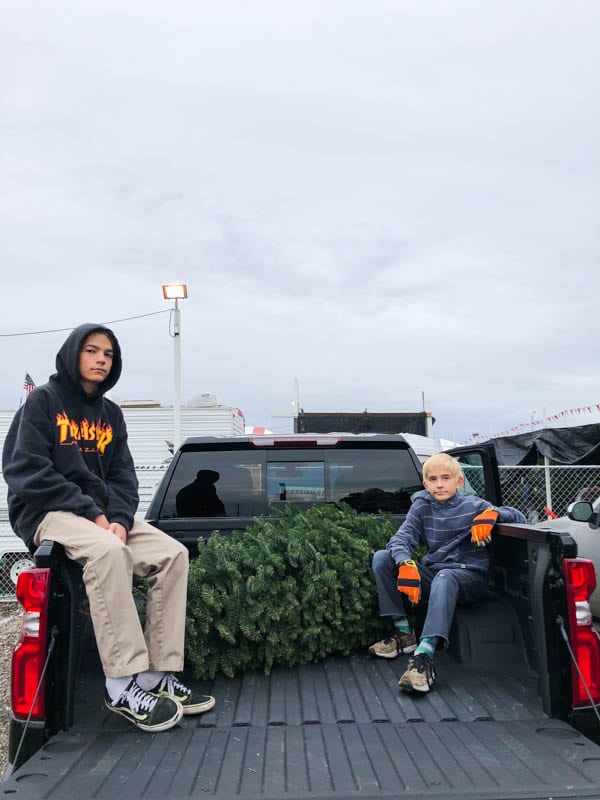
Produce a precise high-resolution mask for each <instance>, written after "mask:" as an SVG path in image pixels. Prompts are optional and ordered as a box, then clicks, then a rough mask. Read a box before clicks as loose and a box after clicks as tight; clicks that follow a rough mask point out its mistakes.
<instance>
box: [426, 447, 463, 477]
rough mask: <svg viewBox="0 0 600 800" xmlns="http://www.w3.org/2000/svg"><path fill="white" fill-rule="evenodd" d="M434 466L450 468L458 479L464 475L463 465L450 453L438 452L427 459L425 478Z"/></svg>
mask: <svg viewBox="0 0 600 800" xmlns="http://www.w3.org/2000/svg"><path fill="white" fill-rule="evenodd" d="M434 467H444V468H445V469H447V470H449V472H451V473H452V475H454V477H455V478H456V479H458V478H463V477H464V475H463V471H462V467H461V465H460V464H459V462H458V461H457V460H456V459H455V458H453V457H452V456H451V455H449V453H436V454H435V455H433V456H429V458H428V459H427V461H426V462H425V463H424V464H423V478H427V477H428V475H429V473H430V472H431V470H432V469H433V468H434Z"/></svg>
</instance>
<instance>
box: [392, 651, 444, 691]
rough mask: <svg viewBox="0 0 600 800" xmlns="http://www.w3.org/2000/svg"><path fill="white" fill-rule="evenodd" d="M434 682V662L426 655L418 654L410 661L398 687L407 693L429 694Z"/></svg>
mask: <svg viewBox="0 0 600 800" xmlns="http://www.w3.org/2000/svg"><path fill="white" fill-rule="evenodd" d="M434 681H435V668H434V666H433V661H432V660H431V659H430V658H429V656H428V655H426V654H425V653H417V654H416V655H414V656H412V657H411V658H409V659H408V667H407V668H406V672H404V674H403V675H402V676H401V678H400V680H399V681H398V686H399V687H400V688H401V689H404V690H405V691H407V692H428V691H429V690H430V689H431V687H432V686H433V683H434Z"/></svg>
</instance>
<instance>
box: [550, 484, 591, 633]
mask: <svg viewBox="0 0 600 800" xmlns="http://www.w3.org/2000/svg"><path fill="white" fill-rule="evenodd" d="M589 490H590V491H589V493H588V495H587V496H588V497H589V498H590V499H591V498H592V497H594V498H595V499H594V500H593V502H589V500H587V499H586V500H583V499H578V500H576V501H575V502H574V503H571V505H570V506H569V507H568V509H567V515H566V516H565V517H558V518H557V519H552V520H547V521H546V522H543V523H540V525H539V527H540V528H555V529H557V530H561V531H565V532H566V533H570V534H571V536H572V537H573V539H575V541H576V542H577V555H578V556H580V557H581V558H589V559H590V561H592V562H593V563H594V567H595V569H596V578H597V579H598V580H599V581H600V487H596V486H594V487H589ZM585 496H586V495H585V494H584V493H583V492H580V494H579V495H578V497H579V498H583V497H585ZM590 605H591V607H592V614H593V615H594V617H597V618H598V619H600V585H599V586H596V589H595V591H594V593H593V594H592V596H591V598H590Z"/></svg>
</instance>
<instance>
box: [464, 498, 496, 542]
mask: <svg viewBox="0 0 600 800" xmlns="http://www.w3.org/2000/svg"><path fill="white" fill-rule="evenodd" d="M498 516H499V515H498V512H497V511H496V509H495V508H493V507H492V506H490V507H489V508H486V510H485V511H482V512H481V514H477V516H476V517H474V518H473V524H472V525H471V541H472V542H474V543H475V544H476V545H477V547H481V546H482V545H485V544H488V542H491V541H492V528H493V527H494V523H495V522H496V520H497V519H498Z"/></svg>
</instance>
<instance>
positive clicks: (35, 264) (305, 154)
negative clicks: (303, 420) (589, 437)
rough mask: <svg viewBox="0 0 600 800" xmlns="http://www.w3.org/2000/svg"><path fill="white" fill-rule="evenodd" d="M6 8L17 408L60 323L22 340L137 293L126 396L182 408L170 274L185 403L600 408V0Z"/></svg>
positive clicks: (3, 241) (0, 191)
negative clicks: (177, 395) (210, 397)
mask: <svg viewBox="0 0 600 800" xmlns="http://www.w3.org/2000/svg"><path fill="white" fill-rule="evenodd" d="M0 7H1V18H2V22H1V25H0V258H1V265H2V266H1V269H2V287H3V292H2V299H1V304H2V317H1V319H0V333H1V334H2V336H1V337H0V353H1V357H2V380H1V381H0V408H3V409H12V408H16V407H17V406H18V403H19V400H20V398H21V396H22V394H23V392H22V384H23V378H24V375H25V373H26V372H29V373H30V374H31V376H32V377H33V379H34V381H35V382H36V383H42V382H44V381H45V380H46V379H47V377H48V375H49V374H50V373H51V372H52V371H53V369H54V357H55V354H56V351H57V349H58V347H59V346H60V344H61V343H62V341H63V340H64V338H65V337H66V335H67V331H62V332H55V333H44V334H38V335H32V336H16V335H14V336H13V335H10V334H21V333H26V332H30V331H47V330H55V329H59V328H67V329H70V328H72V327H74V326H75V325H77V324H79V323H81V322H87V321H93V322H108V321H113V320H125V319H126V318H131V317H136V316H138V315H145V314H152V316H145V317H141V318H139V319H129V320H128V321H123V322H116V323H115V324H114V325H113V328H114V330H115V333H116V334H117V336H118V337H119V339H120V341H121V344H122V347H123V350H124V371H123V376H122V378H121V380H120V382H119V384H118V385H117V387H116V390H115V393H116V394H117V395H118V396H119V397H120V398H123V399H129V400H132V399H142V398H144V399H157V400H161V401H162V402H163V403H166V404H170V403H171V402H172V401H173V340H172V339H171V338H170V336H169V313H168V309H169V307H170V306H169V303H167V302H166V301H164V300H163V299H162V292H161V285H162V284H163V283H166V282H170V281H182V282H185V283H187V286H188V291H189V298H188V299H187V300H185V301H183V302H182V303H181V316H182V338H181V348H182V400H183V401H184V402H186V401H187V400H189V399H191V398H192V397H193V396H194V395H196V394H201V393H204V392H211V393H214V394H216V396H217V400H218V401H219V402H220V403H222V404H225V405H232V406H236V407H239V408H240V409H241V410H242V412H243V413H244V415H245V418H246V422H247V423H248V424H250V425H265V426H267V427H269V428H271V429H272V430H276V431H287V430H291V429H292V424H291V421H290V420H289V419H285V418H280V417H274V416H272V415H274V414H286V413H289V412H290V411H291V408H292V407H291V401H292V400H293V386H294V379H297V380H298V386H299V401H300V406H301V407H302V408H303V409H304V410H305V411H311V412H317V411H347V412H350V411H363V409H365V408H368V409H369V410H370V411H379V412H385V411H388V412H392V411H394V412H399V411H418V410H420V409H421V402H422V393H423V392H424V394H425V397H426V401H427V403H428V405H429V406H430V407H431V410H432V412H433V415H434V417H435V418H436V424H435V426H434V433H436V435H437V436H440V437H442V436H443V437H448V438H453V439H457V440H459V441H463V440H465V439H466V438H468V437H469V436H470V434H471V433H472V432H475V431H477V432H483V433H492V432H499V431H504V430H505V429H507V428H510V427H511V426H515V425H519V424H522V423H528V422H529V421H530V420H531V419H532V418H534V416H535V418H540V417H541V416H542V415H544V414H548V415H550V414H552V413H554V412H559V411H561V410H563V409H573V408H581V407H583V408H585V407H589V406H591V407H592V408H593V409H594V410H595V409H596V404H599V403H600V370H599V369H598V346H599V345H598V295H599V291H598V290H599V288H600V270H599V254H600V225H599V219H600V155H599V154H600V105H599V97H600V48H599V47H598V42H599V41H600V5H599V4H598V3H597V0H589V1H587V2H586V1H585V0H572V1H571V2H569V3H565V2H564V1H563V0H561V1H560V2H555V1H554V0H543V2H540V0H534V1H531V0H518V2H516V1H515V0H501V1H498V2H487V1H486V0H473V1H472V2H468V1H467V0H453V1H452V2H450V0H448V2H445V1H444V0H439V1H438V2H433V1H432V0H421V1H420V2H417V0H414V1H413V2H408V1H407V2H404V1H403V0H389V1H387V2H386V1H385V0H360V1H358V0H319V1H318V2H313V0H302V2H301V3H300V2H286V0H273V1H272V2H271V1H270V0H252V2H248V0H239V2H233V1H232V0H219V2H205V1H203V0H170V2H168V3H165V2H158V0H143V2H142V0H139V2H136V1H135V0H102V2H101V3H91V2H88V1H87V0H83V1H82V0H72V2H66V1H65V0H52V2H47V1H46V0H36V1H35V2H29V1H28V0H2V2H1V4H0ZM153 312H164V313H156V314H155V313H153ZM599 420H600V413H598V412H595V414H589V415H588V416H587V418H585V419H583V420H582V421H583V422H591V421H599Z"/></svg>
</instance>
